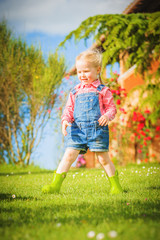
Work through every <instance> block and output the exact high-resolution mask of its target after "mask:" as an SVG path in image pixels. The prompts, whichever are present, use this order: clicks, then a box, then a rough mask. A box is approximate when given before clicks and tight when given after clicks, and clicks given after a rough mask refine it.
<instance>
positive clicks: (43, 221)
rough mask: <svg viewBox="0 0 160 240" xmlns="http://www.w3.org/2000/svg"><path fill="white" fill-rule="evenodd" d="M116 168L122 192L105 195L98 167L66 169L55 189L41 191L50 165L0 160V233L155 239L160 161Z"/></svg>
mask: <svg viewBox="0 0 160 240" xmlns="http://www.w3.org/2000/svg"><path fill="white" fill-rule="evenodd" d="M118 170H119V176H120V182H121V184H122V186H123V189H124V193H123V194H120V195H117V196H109V194H108V193H109V183H108V180H107V178H106V175H105V173H104V171H103V169H72V170H70V171H69V173H68V175H67V177H66V179H65V181H64V183H63V185H62V188H61V192H60V194H50V195H44V194H42V193H41V188H42V186H43V185H44V184H46V183H49V182H50V181H51V179H52V172H51V171H47V170H43V169H39V168H38V167H34V166H30V167H26V168H23V167H14V166H5V165H0V183H1V184H0V199H1V202H0V238H1V239H3V240H5V239H10V240H12V239H13V240H17V239H20V240H25V239H30V240H31V239H38V240H41V239H42V240H46V239H47V240H51V239H57V240H61V239H63V240H85V239H93V240H95V239H96V240H101V239H104V240H105V239H116V240H132V239H133V240H142V239H145V240H152V239H153V240H158V239H160V230H159V229H160V228H159V226H160V194H159V192H160V165H159V164H145V165H128V166H126V167H118ZM91 231H93V232H91ZM90 232H91V233H90ZM100 233H102V234H100ZM94 235H95V236H94Z"/></svg>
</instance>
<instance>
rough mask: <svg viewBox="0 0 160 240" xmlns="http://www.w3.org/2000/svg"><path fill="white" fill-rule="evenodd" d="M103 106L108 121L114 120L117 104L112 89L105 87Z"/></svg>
mask: <svg viewBox="0 0 160 240" xmlns="http://www.w3.org/2000/svg"><path fill="white" fill-rule="evenodd" d="M103 106H104V116H106V117H107V118H108V121H112V120H113V119H114V118H115V115H116V113H117V109H116V105H115V103H114V98H113V95H112V93H111V91H110V89H108V88H105V89H104V90H103Z"/></svg>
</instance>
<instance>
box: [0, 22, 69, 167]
mask: <svg viewBox="0 0 160 240" xmlns="http://www.w3.org/2000/svg"><path fill="white" fill-rule="evenodd" d="M64 72H65V64H64V58H63V57H59V56H58V52H55V53H54V54H50V55H49V57H48V60H47V61H46V62H45V60H44V58H43V56H42V52H41V50H40V49H36V48H35V47H34V46H30V47H28V46H27V45H26V43H25V42H23V41H22V40H21V39H15V38H14V37H13V36H12V34H11V31H10V30H9V29H8V28H7V25H6V23H5V22H1V23H0V118H1V122H0V157H1V161H2V160H3V161H6V160H7V161H9V162H12V163H15V164H17V163H20V164H29V161H30V157H31V154H32V152H33V151H34V150H35V148H36V147H37V145H38V143H39V141H40V139H41V136H42V133H43V129H44V127H45V125H46V123H47V120H48V119H49V117H50V113H51V110H52V108H53V106H54V104H55V100H56V89H57V88H58V87H59V85H60V83H61V80H62V78H63V75H64Z"/></svg>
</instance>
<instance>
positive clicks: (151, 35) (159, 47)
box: [60, 12, 160, 73]
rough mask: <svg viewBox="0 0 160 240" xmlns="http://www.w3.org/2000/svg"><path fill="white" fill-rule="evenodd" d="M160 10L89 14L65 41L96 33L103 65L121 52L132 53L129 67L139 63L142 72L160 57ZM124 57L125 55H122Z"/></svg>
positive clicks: (84, 37)
mask: <svg viewBox="0 0 160 240" xmlns="http://www.w3.org/2000/svg"><path fill="white" fill-rule="evenodd" d="M159 23H160V12H156V13H152V14H148V13H147V14H144V13H143V14H128V15H124V14H114V15H113V14H105V15H97V16H93V17H89V18H88V19H86V20H84V21H83V22H82V23H81V24H80V26H79V27H78V28H77V29H76V30H74V31H72V32H71V33H69V34H68V35H67V36H66V38H65V39H64V41H63V42H62V43H61V44H60V46H63V45H64V44H65V42H66V41H67V40H69V39H71V38H72V37H73V36H74V38H75V40H80V39H85V40H86V39H88V38H89V37H90V36H94V39H95V40H96V41H98V43H97V44H98V45H99V46H102V47H103V51H104V52H103V66H104V67H105V66H106V65H108V64H114V63H115V62H117V61H118V62H119V60H120V53H122V54H123V55H126V54H129V57H128V59H127V65H128V67H130V66H133V65H134V64H136V65H137V68H138V69H139V70H141V72H142V73H143V72H144V71H146V70H147V69H148V67H149V66H151V60H152V59H156V58H159V52H160V40H159V35H160V27H159ZM121 57H122V56H121ZM144 59H145V61H144Z"/></svg>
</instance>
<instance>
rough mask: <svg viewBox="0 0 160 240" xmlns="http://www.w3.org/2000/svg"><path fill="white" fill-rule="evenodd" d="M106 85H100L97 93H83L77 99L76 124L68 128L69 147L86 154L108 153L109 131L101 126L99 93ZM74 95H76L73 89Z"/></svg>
mask: <svg viewBox="0 0 160 240" xmlns="http://www.w3.org/2000/svg"><path fill="white" fill-rule="evenodd" d="M104 87H105V85H102V84H101V85H99V86H98V87H97V91H96V92H89V93H81V94H77V95H76V97H75V105H74V114H73V116H74V122H73V123H72V126H71V127H68V128H67V131H68V134H67V147H68V148H73V149H76V150H80V153H86V152H87V149H88V148H89V149H90V151H92V152H107V151H108V148H109V130H108V125H107V126H100V125H99V122H98V119H99V118H100V116H101V111H100V106H99V92H100V91H101V90H102V89H103V88H104ZM71 92H72V94H76V90H75V89H73V90H72V91H71Z"/></svg>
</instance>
